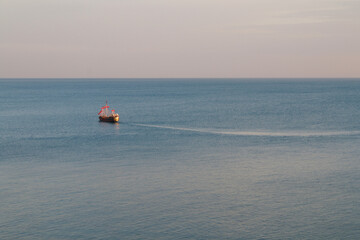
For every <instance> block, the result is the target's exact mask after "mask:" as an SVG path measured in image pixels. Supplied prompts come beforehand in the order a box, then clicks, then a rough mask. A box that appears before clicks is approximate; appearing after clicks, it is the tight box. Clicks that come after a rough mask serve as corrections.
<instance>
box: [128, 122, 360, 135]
mask: <svg viewBox="0 0 360 240" xmlns="http://www.w3.org/2000/svg"><path fill="white" fill-rule="evenodd" d="M133 125H136V126H142V127H152V128H162V129H172V130H180V131H190V132H200V133H210V134H219V135H234V136H260V137H261V136H264V137H320V136H341V135H358V134H360V131H328V132H325V131H323V132H306V131H288V132H267V131H231V130H215V129H206V128H183V127H172V126H163V125H152V124H133Z"/></svg>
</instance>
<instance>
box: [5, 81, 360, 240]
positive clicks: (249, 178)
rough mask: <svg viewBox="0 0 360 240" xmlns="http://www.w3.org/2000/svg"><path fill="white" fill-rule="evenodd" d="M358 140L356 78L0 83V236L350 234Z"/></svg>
mask: <svg viewBox="0 0 360 240" xmlns="http://www.w3.org/2000/svg"><path fill="white" fill-rule="evenodd" d="M106 99H107V100H108V102H109V105H110V106H111V107H112V108H114V109H116V110H117V111H118V112H119V114H120V123H119V124H110V123H101V122H98V119H97V113H98V112H99V110H100V107H101V106H102V105H103V104H105V100H106ZM359 146H360V80H359V79H353V80H350V79H303V80H302V79H148V80H144V79H129V80H125V79H112V80H109V79H88V80H86V79H67V80H64V79H57V80H56V79H51V80H47V79H27V80H21V79H12V80H11V79H10V80H7V79H2V80H0V239H360V174H359V173H360V147H359Z"/></svg>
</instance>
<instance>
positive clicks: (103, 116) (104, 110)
mask: <svg viewBox="0 0 360 240" xmlns="http://www.w3.org/2000/svg"><path fill="white" fill-rule="evenodd" d="M98 115H99V121H100V122H113V123H116V122H118V121H119V114H117V113H115V110H114V109H113V110H111V113H110V112H109V106H108V104H107V101H106V105H105V106H102V107H101V110H100V112H99V113H98Z"/></svg>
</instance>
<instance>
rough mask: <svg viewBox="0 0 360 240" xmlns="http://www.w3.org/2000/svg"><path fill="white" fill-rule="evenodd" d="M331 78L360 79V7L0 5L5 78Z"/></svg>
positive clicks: (36, 0) (106, 0) (336, 1)
mask: <svg viewBox="0 0 360 240" xmlns="http://www.w3.org/2000/svg"><path fill="white" fill-rule="evenodd" d="M327 77H331V78H342V77H344V78H359V77H360V0H31V1H30V0H0V78H327Z"/></svg>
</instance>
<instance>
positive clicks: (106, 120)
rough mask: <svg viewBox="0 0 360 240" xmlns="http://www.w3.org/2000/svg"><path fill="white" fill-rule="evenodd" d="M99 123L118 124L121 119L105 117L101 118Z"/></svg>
mask: <svg viewBox="0 0 360 240" xmlns="http://www.w3.org/2000/svg"><path fill="white" fill-rule="evenodd" d="M99 121H100V122H118V121H119V117H112V116H110V117H103V116H100V117H99Z"/></svg>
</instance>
